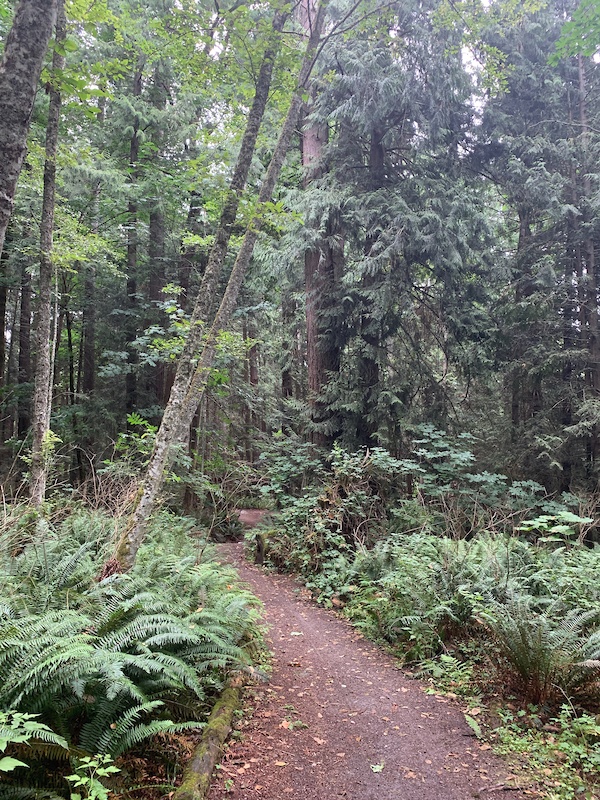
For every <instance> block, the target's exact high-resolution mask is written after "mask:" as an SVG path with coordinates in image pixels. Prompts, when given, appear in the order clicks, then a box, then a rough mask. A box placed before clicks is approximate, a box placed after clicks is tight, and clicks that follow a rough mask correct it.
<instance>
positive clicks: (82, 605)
mask: <svg viewBox="0 0 600 800" xmlns="http://www.w3.org/2000/svg"><path fill="white" fill-rule="evenodd" d="M114 524H115V523H114V520H113V519H111V518H110V517H109V516H108V515H105V514H102V513H99V512H90V511H89V510H86V509H84V508H79V509H76V510H74V511H73V512H72V513H70V514H69V515H63V516H62V519H61V518H59V519H58V521H55V522H53V523H51V524H50V523H45V522H43V521H41V522H40V521H38V522H37V523H36V524H33V523H32V521H31V520H29V522H28V523H27V524H24V523H23V520H19V521H16V522H15V524H14V525H11V524H7V526H6V528H5V531H4V535H3V540H2V548H1V552H0V574H1V577H0V672H1V674H2V678H3V680H2V682H1V684H0V712H16V713H18V714H28V715H36V716H35V717H31V719H32V720H35V722H36V723H39V724H41V725H45V726H47V727H48V729H49V730H50V731H51V732H52V733H53V735H54V736H55V737H59V739H55V740H52V739H48V737H46V738H45V739H40V738H39V736H34V737H32V738H31V740H30V741H29V742H28V744H25V743H23V742H21V743H20V742H19V741H12V740H11V742H10V743H9V744H8V746H7V755H10V756H11V757H15V758H17V759H19V760H21V761H23V762H25V763H26V767H21V766H19V767H18V768H16V769H14V771H12V772H11V774H10V776H8V777H6V778H5V779H3V780H4V783H5V784H6V786H3V789H2V792H3V794H2V796H3V797H4V796H7V797H9V796H11V797H34V796H36V792H37V796H40V797H48V796H55V797H69V791H70V790H69V787H68V784H67V782H66V780H65V777H66V776H68V775H70V774H72V773H73V772H74V767H76V766H77V765H81V764H84V765H85V764H89V763H91V762H90V761H89V760H90V759H92V761H94V759H95V760H96V761H98V760H99V757H100V756H102V757H104V756H110V757H111V758H113V759H118V758H119V757H120V756H121V757H122V756H124V755H125V754H127V753H129V752H131V751H132V750H135V748H136V747H139V746H140V744H141V743H143V742H147V741H148V740H149V739H151V738H152V737H155V736H157V735H162V736H163V737H164V736H169V735H172V736H177V734H178V733H179V732H181V731H185V730H187V729H190V728H191V729H195V728H198V727H202V726H203V725H204V723H205V720H206V718H207V714H208V713H209V712H210V709H211V707H212V704H213V702H214V698H215V697H216V695H217V693H218V692H219V691H220V690H221V689H222V687H223V686H224V684H225V682H226V680H227V679H228V677H229V676H230V675H231V674H232V673H233V672H236V671H239V670H248V669H251V667H250V656H249V655H248V653H249V649H251V647H252V643H253V642H254V640H255V639H256V637H257V635H258V634H257V628H256V625H255V620H256V600H255V599H254V598H253V597H252V596H251V595H249V594H248V593H247V592H245V591H243V590H241V589H240V588H239V587H238V586H237V584H236V576H235V573H234V572H233V571H232V570H231V569H229V568H225V567H223V566H221V565H217V564H216V563H215V562H214V561H213V560H212V557H211V555H210V548H207V547H206V543H205V542H202V541H199V540H198V539H196V538H195V537H194V536H193V532H194V523H193V521H191V520H186V519H183V518H179V517H176V516H174V515H172V514H168V513H161V514H158V515H157V516H156V518H155V519H154V521H153V523H152V527H151V530H150V531H149V534H148V536H147V538H146V540H145V542H144V544H143V546H142V548H141V549H140V551H139V554H138V558H137V562H136V565H135V567H134V569H133V570H132V571H131V572H129V573H126V574H123V575H110V576H108V577H105V578H104V579H101V575H102V566H103V564H104V563H105V561H106V558H107V556H108V555H109V554H110V552H111V542H112V541H113V540H114V536H115V530H114ZM86 759H87V761H86ZM99 763H100V764H102V763H103V762H102V761H101V760H99ZM109 778H110V773H109ZM81 785H82V786H84V788H85V785H86V784H81ZM27 787H29V788H27ZM168 788H169V787H167V789H168ZM171 788H172V787H171ZM71 791H73V788H71ZM84 796H85V795H84Z"/></svg>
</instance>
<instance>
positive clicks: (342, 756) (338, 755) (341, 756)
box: [336, 753, 346, 758]
mask: <svg viewBox="0 0 600 800" xmlns="http://www.w3.org/2000/svg"><path fill="white" fill-rule="evenodd" d="M336 756H337V757H338V758H345V757H346V753H336Z"/></svg>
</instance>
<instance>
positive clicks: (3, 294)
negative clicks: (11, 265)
mask: <svg viewBox="0 0 600 800" xmlns="http://www.w3.org/2000/svg"><path fill="white" fill-rule="evenodd" d="M8 238H9V232H7V235H6V243H8ZM7 300H8V252H7V250H6V248H5V249H4V250H3V251H2V254H0V327H1V335H0V386H3V385H4V376H5V371H6V303H7Z"/></svg>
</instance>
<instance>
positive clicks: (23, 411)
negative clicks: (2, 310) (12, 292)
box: [17, 264, 31, 436]
mask: <svg viewBox="0 0 600 800" xmlns="http://www.w3.org/2000/svg"><path fill="white" fill-rule="evenodd" d="M17 380H18V383H19V387H25V386H27V385H28V384H30V383H31V275H30V273H29V269H28V265H27V264H24V265H23V268H22V271H21V306H20V310H19V366H18V378H17ZM30 425H31V403H30V401H29V391H27V390H25V389H24V388H21V391H20V392H19V400H18V410H17V433H18V435H19V436H21V435H22V434H24V433H27V432H28V431H29V427H30Z"/></svg>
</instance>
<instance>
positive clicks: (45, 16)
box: [0, 0, 57, 254]
mask: <svg viewBox="0 0 600 800" xmlns="http://www.w3.org/2000/svg"><path fill="white" fill-rule="evenodd" d="M56 8H57V0H21V2H20V3H19V5H18V6H17V10H16V11H15V16H14V18H13V24H12V28H11V30H10V33H9V34H8V38H7V40H6V45H5V48H4V55H3V56H2V62H1V63H0V254H1V253H2V250H3V248H4V238H5V236H6V228H7V225H8V221H9V219H10V215H11V214H12V209H13V202H14V195H15V189H16V187H17V180H18V179H19V174H20V172H21V166H22V164H23V158H24V157H25V151H26V148H27V133H28V131H29V125H30V123H31V113H32V111H33V102H34V100H35V94H36V90H37V85H38V81H39V79H40V73H41V71H42V65H43V63H44V56H45V55H46V50H47V48H48V42H49V41H50V36H51V35H52V29H53V28H54V23H55V21H56Z"/></svg>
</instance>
